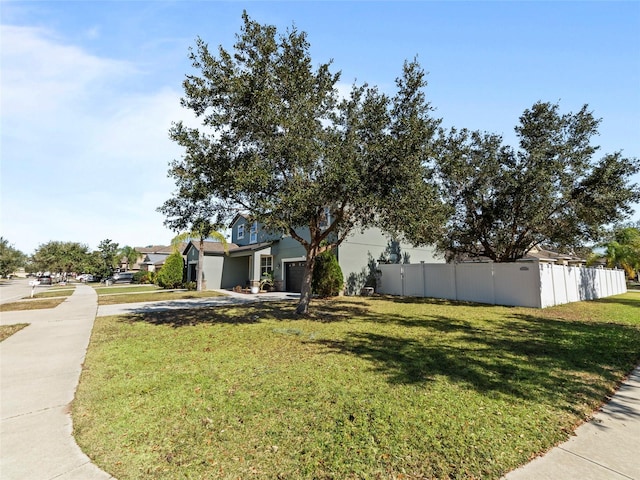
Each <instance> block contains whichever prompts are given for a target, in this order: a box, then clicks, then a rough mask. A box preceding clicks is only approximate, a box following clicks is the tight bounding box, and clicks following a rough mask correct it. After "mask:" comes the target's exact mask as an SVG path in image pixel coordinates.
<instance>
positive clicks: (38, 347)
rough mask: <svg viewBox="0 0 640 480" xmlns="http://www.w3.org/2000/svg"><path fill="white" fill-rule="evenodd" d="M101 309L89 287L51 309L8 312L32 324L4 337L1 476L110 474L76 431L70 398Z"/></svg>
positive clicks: (9, 317) (7, 479)
mask: <svg viewBox="0 0 640 480" xmlns="http://www.w3.org/2000/svg"><path fill="white" fill-rule="evenodd" d="M96 310H97V296H96V293H95V290H94V289H93V288H91V287H87V286H85V285H79V286H78V287H76V290H75V293H74V294H73V295H72V296H71V297H69V298H68V299H66V300H65V301H64V302H63V303H62V304H60V305H59V306H58V307H56V308H54V309H51V310H31V311H21V312H5V313H2V314H1V315H0V322H1V323H2V324H3V325H10V324H16V323H29V324H30V325H29V326H28V327H26V328H24V329H22V330H21V331H19V332H18V333H16V334H14V335H12V336H11V337H9V338H8V339H6V340H4V341H3V342H1V343H0V415H1V418H2V423H1V425H0V442H1V443H0V478H2V479H3V480H50V479H54V478H55V479H56V480H103V479H104V480H106V479H110V478H113V477H111V476H110V475H108V474H107V473H105V472H103V471H102V470H100V469H98V468H97V467H96V466H95V465H93V464H92V463H91V461H90V460H89V458H88V457H87V456H86V455H85V454H84V453H83V452H82V451H81V450H80V448H79V447H78V445H77V444H76V442H75V439H74V438H73V436H72V423H71V415H70V409H69V407H70V403H71V401H72V400H73V398H74V395H75V390H76V387H77V385H78V381H79V378H80V372H81V370H82V363H83V361H84V357H85V353H86V351H87V346H88V344H89V338H90V336H91V330H92V328H93V321H94V319H95V315H96Z"/></svg>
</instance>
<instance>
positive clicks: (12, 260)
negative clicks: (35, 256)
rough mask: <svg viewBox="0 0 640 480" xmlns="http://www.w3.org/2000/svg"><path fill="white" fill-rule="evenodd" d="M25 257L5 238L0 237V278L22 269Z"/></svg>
mask: <svg viewBox="0 0 640 480" xmlns="http://www.w3.org/2000/svg"><path fill="white" fill-rule="evenodd" d="M26 262H27V256H26V255H25V254H24V253H22V252H21V251H20V250H18V249H17V248H15V247H14V246H13V245H11V244H10V243H9V240H7V239H6V238H3V237H0V277H6V276H7V275H10V274H12V273H13V272H15V271H16V270H17V269H18V268H20V267H24V266H25V265H26Z"/></svg>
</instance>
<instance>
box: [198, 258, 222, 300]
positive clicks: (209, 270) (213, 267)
mask: <svg viewBox="0 0 640 480" xmlns="http://www.w3.org/2000/svg"><path fill="white" fill-rule="evenodd" d="M194 250H195V248H194ZM223 258H224V257H221V256H208V255H205V257H204V262H203V263H204V268H203V270H204V281H205V288H206V289H207V290H217V289H219V288H223V287H222V286H221V282H222V271H223V270H222V265H223ZM196 259H197V257H196Z"/></svg>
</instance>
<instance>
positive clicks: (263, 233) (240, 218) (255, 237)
mask: <svg viewBox="0 0 640 480" xmlns="http://www.w3.org/2000/svg"><path fill="white" fill-rule="evenodd" d="M230 228H231V242H232V243H233V244H235V245H237V246H240V247H242V246H247V245H255V244H260V243H267V242H272V241H274V240H279V239H280V238H281V237H282V235H281V234H278V233H272V232H269V231H267V229H265V227H264V224H262V223H260V222H257V221H252V220H250V219H249V218H248V217H247V216H245V215H243V214H241V213H239V214H237V215H236V216H235V217H234V218H233V220H232V222H231V226H230Z"/></svg>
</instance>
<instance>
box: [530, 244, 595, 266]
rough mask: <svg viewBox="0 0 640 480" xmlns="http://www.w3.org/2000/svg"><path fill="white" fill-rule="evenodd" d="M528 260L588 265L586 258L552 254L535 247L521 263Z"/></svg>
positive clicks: (567, 264)
mask: <svg viewBox="0 0 640 480" xmlns="http://www.w3.org/2000/svg"><path fill="white" fill-rule="evenodd" d="M528 260H530V261H537V262H542V263H545V262H546V263H554V264H556V265H565V266H575V265H585V264H586V263H587V261H586V260H585V259H584V258H580V257H577V256H575V255H568V254H563V253H558V252H552V251H551V250H544V249H542V248H539V247H534V248H533V249H532V250H531V251H530V252H529V253H527V254H526V255H525V257H524V258H523V259H521V260H520V261H528Z"/></svg>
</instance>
